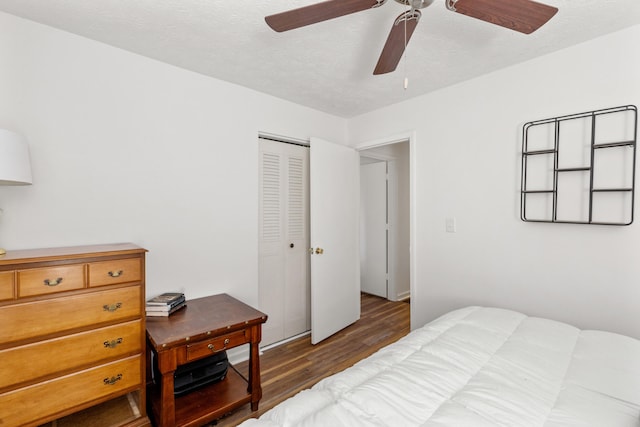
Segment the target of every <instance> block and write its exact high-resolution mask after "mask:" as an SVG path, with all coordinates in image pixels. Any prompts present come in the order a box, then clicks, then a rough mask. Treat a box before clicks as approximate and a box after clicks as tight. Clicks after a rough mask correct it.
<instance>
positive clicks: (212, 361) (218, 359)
mask: <svg viewBox="0 0 640 427" xmlns="http://www.w3.org/2000/svg"><path fill="white" fill-rule="evenodd" d="M154 356H155V354H154V353H152V358H153V382H154V383H156V382H157V381H158V380H157V379H159V378H161V377H162V376H161V375H160V372H159V371H158V363H157V359H156V357H154ZM228 369H229V359H228V358H227V352H226V351H221V352H219V353H216V354H213V355H211V356H208V357H205V358H204V359H200V360H196V361H194V362H189V363H185V364H184V365H180V366H178V368H177V369H176V372H175V373H174V374H173V394H174V395H175V396H182V395H183V394H187V393H189V392H190V391H193V390H195V389H197V388H199V387H202V386H204V385H207V384H211V383H215V382H218V381H222V380H224V379H225V377H226V376H227V370H228Z"/></svg>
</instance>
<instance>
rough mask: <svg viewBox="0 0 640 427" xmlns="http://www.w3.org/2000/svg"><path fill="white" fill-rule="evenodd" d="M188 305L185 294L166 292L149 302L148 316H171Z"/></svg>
mask: <svg viewBox="0 0 640 427" xmlns="http://www.w3.org/2000/svg"><path fill="white" fill-rule="evenodd" d="M185 305H187V301H186V300H185V298H184V294H183V293H179V292H165V293H164V294H161V295H158V296H157V297H153V298H151V299H150V300H148V301H147V316H152V317H158V316H160V317H161V316H169V315H170V314H171V313H174V312H176V311H178V310H180V309H181V308H182V307H184V306H185Z"/></svg>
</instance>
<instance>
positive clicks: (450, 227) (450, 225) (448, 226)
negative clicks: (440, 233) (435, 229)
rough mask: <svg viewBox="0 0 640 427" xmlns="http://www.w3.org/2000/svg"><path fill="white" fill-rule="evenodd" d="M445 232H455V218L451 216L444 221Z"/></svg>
mask: <svg viewBox="0 0 640 427" xmlns="http://www.w3.org/2000/svg"><path fill="white" fill-rule="evenodd" d="M445 230H446V231H447V233H455V232H456V217H454V216H451V217H447V218H446V219H445Z"/></svg>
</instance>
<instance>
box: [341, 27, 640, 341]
mask: <svg viewBox="0 0 640 427" xmlns="http://www.w3.org/2000/svg"><path fill="white" fill-rule="evenodd" d="M639 42H640V26H635V27H632V28H629V29H626V30H623V31H621V32H618V33H615V34H611V35H608V36H605V37H601V38H599V39H595V40H592V41H590V42H587V43H584V44H581V45H578V46H575V47H572V48H569V49H566V50H563V51H560V52H556V53H554V54H551V55H548V56H544V57H541V58H538V59H535V60H532V61H529V62H526V63H523V64H519V65H516V66H513V67H510V68H507V69H504V70H501V71H499V72H495V73H492V74H489V75H485V76H482V77H479V78H476V79H474V80H471V81H467V82H464V83H461V84H458V85H455V86H452V87H449V88H446V89H443V90H440V91H438V92H435V93H432V94H429V95H426V96H422V97H420V98H416V99H413V100H409V101H406V102H404V103H401V104H398V105H395V106H391V107H389V108H385V109H381V110H378V111H375V112H373V113H370V114H365V115H362V116H359V117H356V118H354V119H352V120H350V121H349V139H350V141H351V142H352V143H353V144H354V145H357V144H360V143H361V142H364V141H370V140H377V139H381V138H385V137H386V136H389V135H395V134H398V133H401V132H407V131H415V134H416V144H415V146H416V147H415V159H414V160H415V166H416V188H415V192H414V194H415V212H416V220H415V223H416V227H415V228H416V229H415V230H414V232H415V238H416V242H415V245H416V246H415V247H416V249H415V250H416V252H415V256H416V264H417V265H416V269H415V284H416V286H415V287H414V289H413V294H412V300H411V303H412V316H411V317H412V319H411V320H412V327H414V328H415V327H418V326H420V325H422V324H424V323H426V322H427V321H429V320H431V319H433V318H435V317H436V316H438V315H441V314H442V313H444V312H446V311H448V310H450V309H454V308H458V307H462V306H466V305H470V304H479V305H492V306H500V307H507V308H512V309H516V310H521V311H523V312H525V313H528V314H531V315H537V316H546V317H551V318H554V319H558V320H562V321H568V322H571V323H574V324H576V325H577V326H580V327H583V328H596V329H605V330H611V331H615V332H620V333H624V334H628V335H632V336H635V337H639V338H640V322H638V320H637V314H638V312H640V262H639V261H638V254H639V253H640V224H638V222H636V223H635V224H633V225H631V226H628V227H610V226H609V227H607V226H587V225H563V224H535V223H525V222H522V221H520V219H519V190H520V154H521V133H522V125H523V124H524V123H526V122H528V121H531V120H537V119H544V118H548V117H554V116H557V115H564V114H571V113H580V112H584V111H589V110H594V109H600V108H606V107H615V106H619V105H625V104H636V105H637V104H640V79H638V75H640V50H639V49H638V43H639ZM390 118H393V119H390ZM636 211H637V212H639V210H638V209H636ZM637 212H636V213H637ZM450 216H453V217H456V219H457V233H446V232H445V218H446V217H450Z"/></svg>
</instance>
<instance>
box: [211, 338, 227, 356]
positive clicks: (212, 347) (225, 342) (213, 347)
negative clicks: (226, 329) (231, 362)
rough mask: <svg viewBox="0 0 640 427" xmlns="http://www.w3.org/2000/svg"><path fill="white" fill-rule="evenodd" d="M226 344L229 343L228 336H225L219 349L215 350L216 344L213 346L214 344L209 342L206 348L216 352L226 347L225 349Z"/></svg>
mask: <svg viewBox="0 0 640 427" xmlns="http://www.w3.org/2000/svg"><path fill="white" fill-rule="evenodd" d="M227 344H229V338H226V339H225V340H224V347H222V348H221V349H219V350H216V346H215V345H213V344H209V345H208V346H207V348H208V349H209V350H211V351H213V352H214V353H216V352H218V351H222V350H226V349H227Z"/></svg>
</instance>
